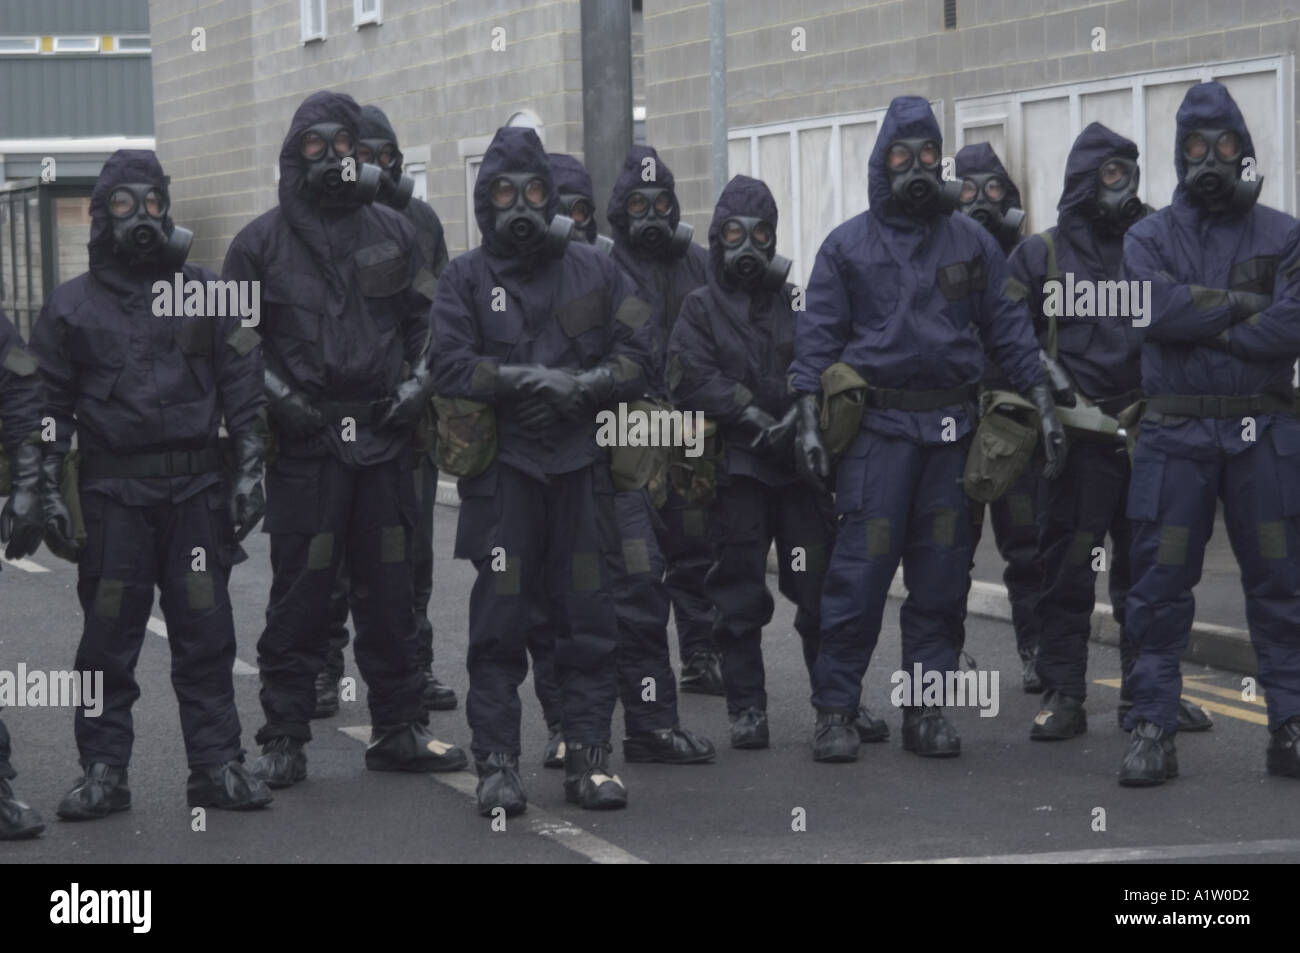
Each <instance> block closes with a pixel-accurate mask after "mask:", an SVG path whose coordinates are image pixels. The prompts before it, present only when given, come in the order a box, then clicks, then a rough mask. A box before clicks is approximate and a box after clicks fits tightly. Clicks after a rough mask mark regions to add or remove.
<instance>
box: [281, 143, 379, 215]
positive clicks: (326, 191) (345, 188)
mask: <svg viewBox="0 0 1300 953" xmlns="http://www.w3.org/2000/svg"><path fill="white" fill-rule="evenodd" d="M355 142H356V139H355V137H354V136H353V135H352V130H350V129H348V128H347V127H346V126H344V125H341V124H339V123H317V124H316V125H314V126H312V127H310V128H309V129H307V130H306V131H304V132H303V134H302V135H301V136H300V137H299V139H298V151H299V153H300V154H301V155H302V157H303V159H305V160H306V162H307V189H308V190H309V191H310V192H311V193H312V194H313V195H314V196H315V197H316V201H317V202H319V203H320V204H321V205H322V206H325V207H327V208H349V207H355V206H359V205H369V204H370V203H371V202H373V201H374V200H375V196H377V195H378V194H379V180H380V179H381V178H382V177H383V173H382V172H381V171H380V169H379V166H377V165H370V164H368V163H364V162H362V161H361V160H360V159H358V158H357V153H356V146H355ZM345 163H346V165H345Z"/></svg>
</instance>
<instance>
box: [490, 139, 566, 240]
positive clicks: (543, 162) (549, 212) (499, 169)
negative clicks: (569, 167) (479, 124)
mask: <svg viewBox="0 0 1300 953" xmlns="http://www.w3.org/2000/svg"><path fill="white" fill-rule="evenodd" d="M510 172H531V173H533V174H535V175H536V176H537V177H538V178H540V179H541V180H542V181H543V182H545V183H546V189H547V193H548V195H549V197H548V199H547V201H546V209H545V215H546V220H547V221H548V222H549V221H550V220H551V219H552V218H554V217H555V215H556V213H557V212H559V210H560V200H559V197H558V195H557V194H556V190H555V183H554V181H553V179H552V178H551V165H550V162H548V161H547V156H546V150H545V149H543V148H542V141H541V140H540V139H538V138H537V133H536V132H534V131H533V130H531V129H527V128H524V127H522V126H502V127H501V128H500V129H498V130H497V134H496V135H495V136H493V137H492V144H491V145H489V146H488V147H487V152H485V153H483V164H482V165H480V166H479V170H478V178H477V179H476V180H475V182H474V220H475V221H477V222H478V230H479V234H480V235H481V236H482V237H483V241H482V244H483V249H484V250H485V251H487V252H488V253H489V254H490V255H493V256H495V257H497V258H512V257H514V256H515V253H514V251H513V250H512V249H511V248H509V247H507V246H506V245H505V243H504V242H502V241H501V239H500V238H498V237H497V234H496V220H495V212H494V210H493V208H492V201H491V199H490V198H489V197H488V191H489V189H490V187H491V185H492V183H493V181H495V180H496V178H497V176H499V175H503V174H506V173H510Z"/></svg>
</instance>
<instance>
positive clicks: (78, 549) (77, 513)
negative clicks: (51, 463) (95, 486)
mask: <svg viewBox="0 0 1300 953" xmlns="http://www.w3.org/2000/svg"><path fill="white" fill-rule="evenodd" d="M59 492H60V493H61V494H62V495H63V502H64V503H65V504H67V507H68V516H69V517H70V518H71V520H72V540H73V545H72V547H71V548H69V547H67V546H65V545H63V544H62V543H60V542H59V541H58V539H57V538H56V537H55V535H54V534H53V533H46V534H45V547H46V548H47V549H48V550H49V551H50V552H52V553H53V554H54V555H56V556H58V557H59V558H60V559H66V560H67V561H68V562H72V563H75V562H79V561H80V560H81V553H82V551H83V550H84V549H85V548H86V515H85V512H84V511H83V510H82V509H81V456H80V454H79V453H78V451H76V450H73V451H71V452H70V453H69V454H68V455H67V456H66V457H64V458H63V473H62V474H60V476H59Z"/></svg>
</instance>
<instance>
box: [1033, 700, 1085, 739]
mask: <svg viewBox="0 0 1300 953" xmlns="http://www.w3.org/2000/svg"><path fill="white" fill-rule="evenodd" d="M1087 731H1088V713H1087V712H1085V711H1084V710H1083V699H1081V698H1074V697H1072V696H1070V695H1062V694H1061V693H1060V692H1058V691H1057V690H1056V689H1052V690H1051V691H1049V692H1048V693H1047V694H1046V695H1044V696H1043V707H1042V709H1041V710H1040V711H1039V712H1038V714H1037V715H1035V716H1034V724H1033V726H1032V727H1031V728H1030V729H1029V737H1030V738H1032V739H1033V740H1034V741H1064V740H1066V739H1067V738H1073V737H1074V736H1075V735H1082V734H1085V733H1086V732H1087Z"/></svg>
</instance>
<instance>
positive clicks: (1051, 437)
mask: <svg viewBox="0 0 1300 953" xmlns="http://www.w3.org/2000/svg"><path fill="white" fill-rule="evenodd" d="M1026 398H1027V399H1028V400H1029V402H1030V403H1032V404H1033V405H1034V407H1035V408H1037V410H1038V419H1039V422H1040V423H1041V425H1042V428H1043V454H1044V455H1045V456H1046V457H1047V463H1046V465H1045V466H1044V467H1043V476H1044V477H1046V478H1047V479H1049V480H1055V479H1056V478H1057V477H1059V476H1060V475H1061V471H1062V470H1064V469H1065V427H1063V426H1062V425H1061V418H1060V417H1058V416H1057V415H1056V403H1055V401H1053V400H1052V392H1051V390H1050V389H1049V388H1048V386H1047V385H1046V384H1035V385H1034V386H1033V388H1031V389H1030V391H1029V393H1028V394H1027V395H1026Z"/></svg>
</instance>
